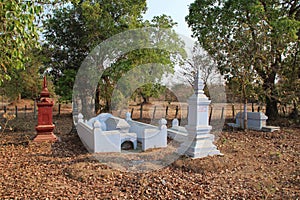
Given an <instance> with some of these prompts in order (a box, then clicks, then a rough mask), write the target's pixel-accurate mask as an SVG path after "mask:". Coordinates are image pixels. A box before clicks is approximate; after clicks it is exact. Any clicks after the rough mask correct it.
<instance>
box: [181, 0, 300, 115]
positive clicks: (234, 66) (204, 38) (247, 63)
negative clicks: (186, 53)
mask: <svg viewBox="0 0 300 200" xmlns="http://www.w3.org/2000/svg"><path fill="white" fill-rule="evenodd" d="M299 9H300V5H299V2H298V1H281V0H280V1H279V0H274V1H264V0H250V1H249V0H196V1H195V2H194V3H192V4H191V5H190V7H189V15H188V16H187V17H186V20H187V22H188V24H189V26H190V27H191V28H192V31H193V36H194V37H197V39H198V41H199V42H200V44H201V45H202V47H203V48H204V49H205V50H207V51H208V52H209V53H210V55H211V56H212V57H213V58H214V59H215V60H217V61H218V65H219V69H220V70H221V72H222V73H223V74H225V75H227V80H229V81H230V80H234V79H235V80H239V81H241V82H240V83H241V86H242V88H241V89H242V90H243V95H244V96H247V86H249V85H250V86H251V84H258V85H259V84H261V85H262V87H263V89H264V95H265V103H266V114H267V115H268V116H269V119H275V118H277V116H278V108H277V103H278V92H277V90H276V77H277V76H278V75H279V73H280V71H283V70H284V69H288V68H290V67H291V65H289V64H288V62H285V61H286V60H287V59H289V57H291V56H293V54H292V53H291V52H292V51H293V50H294V48H295V43H298V42H299V37H298V35H297V32H298V31H299V27H300V22H299V19H297V18H296V16H297V15H299V12H300V11H299ZM261 95H263V94H261Z"/></svg>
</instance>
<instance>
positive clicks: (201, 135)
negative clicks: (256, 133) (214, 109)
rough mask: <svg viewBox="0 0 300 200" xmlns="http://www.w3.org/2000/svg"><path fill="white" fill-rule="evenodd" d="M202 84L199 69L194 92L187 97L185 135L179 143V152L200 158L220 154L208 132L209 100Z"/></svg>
mask: <svg viewBox="0 0 300 200" xmlns="http://www.w3.org/2000/svg"><path fill="white" fill-rule="evenodd" d="M203 88H204V84H203V82H202V81H201V78H200V73H199V70H198V71H197V76H196V78H195V83H194V94H193V95H192V96H191V97H190V98H189V99H188V105H189V114H188V124H187V125H186V126H185V128H186V131H187V136H186V139H185V142H184V143H183V144H182V145H181V148H180V151H181V153H184V154H186V155H187V156H190V157H192V158H201V157H206V156H212V155H222V154H221V153H220V151H219V150H218V149H217V147H216V146H215V145H214V144H213V142H214V138H215V136H214V135H213V134H211V133H210V131H211V129H212V127H211V126H210V125H209V105H210V102H211V101H210V100H209V99H208V97H207V96H206V95H205V94H204V91H203Z"/></svg>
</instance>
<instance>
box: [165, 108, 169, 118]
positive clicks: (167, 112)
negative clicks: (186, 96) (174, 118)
mask: <svg viewBox="0 0 300 200" xmlns="http://www.w3.org/2000/svg"><path fill="white" fill-rule="evenodd" d="M168 110H169V106H167V107H166V118H167V117H168Z"/></svg>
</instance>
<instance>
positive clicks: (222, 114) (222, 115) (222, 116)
mask: <svg viewBox="0 0 300 200" xmlns="http://www.w3.org/2000/svg"><path fill="white" fill-rule="evenodd" d="M221 119H222V120H223V119H224V107H222V112H221Z"/></svg>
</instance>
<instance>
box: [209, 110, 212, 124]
mask: <svg viewBox="0 0 300 200" xmlns="http://www.w3.org/2000/svg"><path fill="white" fill-rule="evenodd" d="M212 113H213V107H212V106H211V107H210V113H209V123H210V122H211V117H212Z"/></svg>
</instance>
